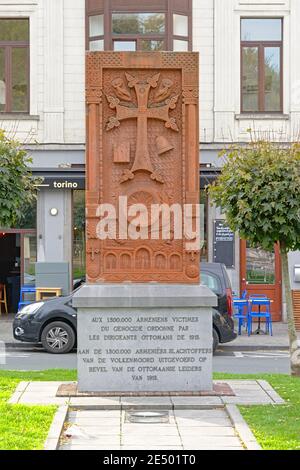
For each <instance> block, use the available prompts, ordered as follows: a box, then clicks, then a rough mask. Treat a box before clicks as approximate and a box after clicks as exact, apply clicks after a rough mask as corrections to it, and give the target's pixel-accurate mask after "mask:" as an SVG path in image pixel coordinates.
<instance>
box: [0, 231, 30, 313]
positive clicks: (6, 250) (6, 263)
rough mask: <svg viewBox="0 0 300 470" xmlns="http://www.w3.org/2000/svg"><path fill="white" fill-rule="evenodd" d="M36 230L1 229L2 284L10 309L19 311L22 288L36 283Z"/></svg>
mask: <svg viewBox="0 0 300 470" xmlns="http://www.w3.org/2000/svg"><path fill="white" fill-rule="evenodd" d="M35 262H36V232H35V230H18V229H12V230H5V231H0V284H4V285H5V287H6V292H7V298H8V310H9V312H10V313H16V312H17V311H18V303H19V299H20V288H21V286H23V285H24V284H26V285H35Z"/></svg>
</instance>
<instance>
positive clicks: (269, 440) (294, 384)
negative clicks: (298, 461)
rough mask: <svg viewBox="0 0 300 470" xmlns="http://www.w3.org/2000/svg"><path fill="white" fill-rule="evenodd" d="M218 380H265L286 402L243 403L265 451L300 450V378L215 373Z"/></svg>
mask: <svg viewBox="0 0 300 470" xmlns="http://www.w3.org/2000/svg"><path fill="white" fill-rule="evenodd" d="M214 378H216V379H224V378H225V379H226V378H227V379H264V380H267V381H268V382H269V383H270V384H271V385H272V387H273V388H274V389H275V390H276V392H277V393H278V394H279V395H280V396H281V397H282V398H283V399H284V400H285V401H286V405H264V406H239V409H240V411H241V413H242V415H243V417H244V419H245V420H246V421H247V423H248V424H249V426H250V428H251V430H252V432H253V434H254V435H255V437H256V439H257V441H258V442H259V443H260V445H261V446H262V448H263V449H265V450H300V378H299V377H290V376H288V375H272V374H260V375H237V374H234V375H231V374H214Z"/></svg>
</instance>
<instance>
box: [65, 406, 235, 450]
mask: <svg viewBox="0 0 300 470" xmlns="http://www.w3.org/2000/svg"><path fill="white" fill-rule="evenodd" d="M128 413H130V412H126V411H120V410H115V411H114V410H110V411H104V410H94V411H91V410H86V411H84V410H82V411H70V412H69V414H68V416H67V426H68V428H67V430H66V431H65V432H64V433H63V436H62V439H61V441H60V446H59V450H80V449H91V450H103V449H104V450H106V449H111V450H140V449H143V450H152V449H155V450H160V449H164V450H196V449H220V450H226V449H227V450H244V445H243V443H242V441H241V439H240V438H239V436H238V435H237V432H236V429H235V427H234V426H233V424H232V422H231V421H230V419H229V416H228V413H227V411H226V409H209V410H175V411H169V412H167V414H168V422H167V423H145V422H144V423H132V422H130V421H129V416H128ZM71 436H72V437H71Z"/></svg>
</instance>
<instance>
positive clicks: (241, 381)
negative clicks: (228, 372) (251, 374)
mask: <svg viewBox="0 0 300 470" xmlns="http://www.w3.org/2000/svg"><path fill="white" fill-rule="evenodd" d="M219 382H223V381H219ZM224 382H225V383H228V385H230V386H231V387H232V386H234V385H254V384H257V381H256V380H246V379H239V380H237V379H228V380H224Z"/></svg>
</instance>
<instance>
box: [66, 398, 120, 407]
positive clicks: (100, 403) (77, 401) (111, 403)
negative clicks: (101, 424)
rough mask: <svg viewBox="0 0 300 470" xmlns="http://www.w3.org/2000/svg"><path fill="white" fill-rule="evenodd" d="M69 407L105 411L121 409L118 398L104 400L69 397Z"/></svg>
mask: <svg viewBox="0 0 300 470" xmlns="http://www.w3.org/2000/svg"><path fill="white" fill-rule="evenodd" d="M70 406H71V407H87V408H93V407H94V408H97V409H101V408H102V409H106V410H118V409H121V403H120V398H119V397H116V398H105V397H71V398H70Z"/></svg>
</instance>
